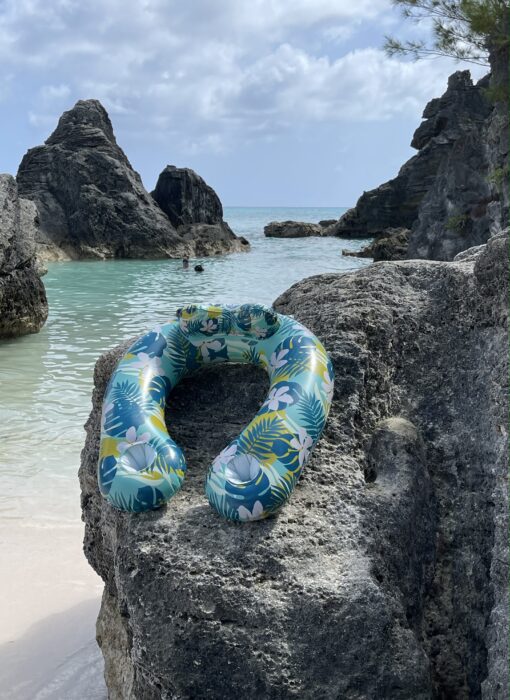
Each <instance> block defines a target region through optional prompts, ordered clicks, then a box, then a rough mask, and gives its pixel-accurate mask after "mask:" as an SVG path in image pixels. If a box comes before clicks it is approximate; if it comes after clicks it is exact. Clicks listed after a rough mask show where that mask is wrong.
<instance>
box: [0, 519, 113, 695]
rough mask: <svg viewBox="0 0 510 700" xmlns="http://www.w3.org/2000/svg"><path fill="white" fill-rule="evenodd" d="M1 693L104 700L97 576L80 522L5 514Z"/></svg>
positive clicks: (0, 550)
mask: <svg viewBox="0 0 510 700" xmlns="http://www.w3.org/2000/svg"><path fill="white" fill-rule="evenodd" d="M1 533H2V534H1V539H0V545H1V546H0V569H1V571H2V584H1V604H0V618H1V619H2V626H1V629H0V688H1V690H0V698H2V699H4V698H5V700H42V699H43V698H61V699H63V698H65V699H66V700H73V699H74V698H76V699H78V698H80V699H83V698H85V697H86V698H87V699H90V700H99V699H100V698H106V690H105V686H104V681H103V668H102V658H101V653H100V651H99V648H98V647H97V644H96V641H95V621H96V617H97V612H98V610H99V604H100V596H101V591H102V581H101V580H100V579H99V577H98V576H96V574H95V573H94V572H93V571H92V569H91V568H90V566H89V565H88V563H87V561H86V560H85V557H84V556H83V554H82V551H81V540H82V534H83V525H82V524H81V523H80V522H79V520H77V521H75V522H72V521H71V522H68V523H54V524H52V523H43V522H34V521H32V522H30V521H28V522H25V521H23V520H21V519H20V520H7V519H3V522H2V528H1Z"/></svg>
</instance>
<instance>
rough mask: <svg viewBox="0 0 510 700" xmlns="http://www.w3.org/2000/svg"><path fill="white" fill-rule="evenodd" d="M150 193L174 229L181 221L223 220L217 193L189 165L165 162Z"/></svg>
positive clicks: (215, 222)
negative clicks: (178, 165)
mask: <svg viewBox="0 0 510 700" xmlns="http://www.w3.org/2000/svg"><path fill="white" fill-rule="evenodd" d="M151 194H152V196H153V197H154V199H155V200H156V202H157V203H158V204H159V206H160V207H161V209H163V211H164V212H165V214H166V215H167V216H168V218H169V219H170V221H171V222H172V225H173V226H175V228H178V227H179V226H182V225H184V224H220V223H222V222H223V207H222V205H221V202H220V199H219V197H218V195H217V194H216V192H215V191H214V190H213V188H212V187H209V185H208V184H207V183H206V182H205V181H204V180H203V179H202V178H201V177H200V175H197V173H196V172H195V171H194V170H191V169H190V168H176V167H175V165H167V166H166V168H165V169H164V170H163V172H162V173H161V174H160V176H159V178H158V182H157V184H156V189H155V190H154V192H152V193H151Z"/></svg>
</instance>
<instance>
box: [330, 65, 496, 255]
mask: <svg viewBox="0 0 510 700" xmlns="http://www.w3.org/2000/svg"><path fill="white" fill-rule="evenodd" d="M486 88H487V80H485V81H482V82H481V83H480V84H478V85H473V83H472V81H471V77H470V74H469V71H458V72H457V73H454V74H453V75H451V76H450V78H449V80H448V88H447V90H446V92H445V93H444V95H443V96H442V97H440V98H436V99H434V100H432V101H431V102H429V104H428V105H427V106H426V107H425V110H424V112H423V118H424V121H423V122H422V124H421V125H420V126H419V127H418V129H417V130H416V132H415V134H414V137H413V140H412V143H411V145H412V146H413V147H414V148H416V149H418V153H417V154H416V155H415V156H413V157H412V158H411V159H410V160H408V161H407V163H405V164H404V165H403V166H402V168H401V169H400V171H399V173H398V175H397V177H396V178H394V179H393V180H390V181H389V182H386V183H385V184H383V185H381V186H380V187H377V188H376V189H375V190H371V191H370V192H365V193H364V194H363V195H362V196H361V197H360V198H359V200H358V203H357V204H356V206H355V207H354V208H353V209H350V210H349V211H348V212H346V213H345V214H344V215H343V216H342V217H341V218H340V220H339V221H338V222H337V223H336V224H334V225H333V226H332V227H330V228H329V229H327V233H328V235H336V236H341V237H365V236H383V235H384V232H385V231H386V230H387V229H388V228H407V229H412V234H411V238H410V247H409V255H408V257H419V258H431V259H442V260H451V259H453V257H454V256H455V254H456V253H457V252H459V251H460V250H462V249H463V248H467V247H470V246H472V245H476V244H478V243H482V242H485V241H487V238H488V237H489V235H490V233H489V226H488V221H487V218H486V212H487V205H488V204H489V203H490V202H491V201H492V199H493V198H494V196H495V195H494V194H493V193H492V192H491V188H490V185H489V183H488V182H487V177H486V174H487V159H486V154H485V150H484V145H483V142H482V139H481V138H480V132H481V130H482V129H483V128H484V127H485V125H486V124H487V122H488V119H489V117H490V115H491V113H492V105H491V103H490V102H489V100H488V99H487V97H486V94H485V91H486Z"/></svg>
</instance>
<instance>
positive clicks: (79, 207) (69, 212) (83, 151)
mask: <svg viewBox="0 0 510 700" xmlns="http://www.w3.org/2000/svg"><path fill="white" fill-rule="evenodd" d="M17 180H18V187H19V190H20V193H21V195H22V196H23V197H26V198H28V199H31V200H32V201H34V202H35V204H36V205H37V208H38V211H39V218H40V229H39V233H38V237H37V242H38V247H39V256H40V258H41V259H66V258H72V259H81V258H164V257H183V256H190V255H193V254H195V246H194V240H193V239H187V240H186V241H184V240H183V238H182V236H181V235H179V233H178V232H177V231H176V230H175V228H174V227H173V226H172V224H171V223H170V221H169V219H168V217H167V216H166V214H164V212H163V211H162V210H161V209H160V207H159V206H158V205H157V204H156V202H155V201H154V200H153V198H152V197H151V196H150V195H149V193H148V192H146V190H145V188H144V187H143V184H142V181H141V179H140V176H139V175H138V173H137V172H135V171H134V170H133V168H132V167H131V165H130V163H129V161H128V159H127V157H126V155H125V154H124V152H123V151H122V149H121V148H120V147H119V146H118V144H117V142H116V139H115V136H114V133H113V128H112V124H111V122H110V119H109V117H108V114H107V113H106V110H105V109H104V107H103V106H102V105H101V104H100V103H99V102H98V101H97V100H80V101H78V102H77V103H76V105H75V106H74V107H73V108H72V109H71V110H69V111H68V112H64V114H63V115H62V117H61V118H60V120H59V123H58V126H57V128H56V129H55V131H54V132H53V134H52V135H51V136H50V137H49V138H48V139H47V140H46V142H45V144H44V145H42V146H38V147H36V148H32V149H30V150H29V151H28V153H27V154H26V155H25V156H24V158H23V160H22V161H21V164H20V167H19V170H18V176H17ZM224 238H225V242H224V245H223V249H222V252H229V251H230V249H231V247H235V246H232V245H231V242H230V237H229V236H228V235H225V237H224Z"/></svg>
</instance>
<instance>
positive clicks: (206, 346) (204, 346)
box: [190, 338, 223, 362]
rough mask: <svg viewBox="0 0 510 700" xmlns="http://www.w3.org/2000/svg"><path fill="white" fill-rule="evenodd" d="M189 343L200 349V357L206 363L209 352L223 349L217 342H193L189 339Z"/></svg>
mask: <svg viewBox="0 0 510 700" xmlns="http://www.w3.org/2000/svg"><path fill="white" fill-rule="evenodd" d="M190 343H191V344H192V345H194V346H195V347H196V348H200V352H201V353H202V357H203V358H204V360H205V361H206V362H207V360H208V359H209V350H213V351H214V352H218V351H219V350H221V348H222V347H223V346H222V344H221V342H220V341H219V340H193V339H192V338H190Z"/></svg>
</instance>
